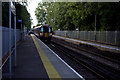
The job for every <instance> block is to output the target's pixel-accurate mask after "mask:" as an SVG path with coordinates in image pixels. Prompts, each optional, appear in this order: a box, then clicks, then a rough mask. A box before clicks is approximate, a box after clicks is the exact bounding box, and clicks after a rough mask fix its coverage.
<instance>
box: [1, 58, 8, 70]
mask: <svg viewBox="0 0 120 80" xmlns="http://www.w3.org/2000/svg"><path fill="white" fill-rule="evenodd" d="M8 58H9V56H8V57H7V59H6V60H5V61H4V63H3V64H2V66H1V67H0V70H1V69H2V67H3V66H4V64H5V63H6V62H7V60H8Z"/></svg>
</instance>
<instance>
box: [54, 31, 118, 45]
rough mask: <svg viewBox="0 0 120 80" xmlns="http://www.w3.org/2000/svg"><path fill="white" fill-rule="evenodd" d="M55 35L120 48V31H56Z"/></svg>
mask: <svg viewBox="0 0 120 80" xmlns="http://www.w3.org/2000/svg"><path fill="white" fill-rule="evenodd" d="M55 35H58V36H64V37H69V38H76V39H80V40H87V41H95V42H100V43H107V44H112V45H118V46H120V31H55Z"/></svg>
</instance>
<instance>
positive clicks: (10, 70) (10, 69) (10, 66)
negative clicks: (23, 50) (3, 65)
mask: <svg viewBox="0 0 120 80" xmlns="http://www.w3.org/2000/svg"><path fill="white" fill-rule="evenodd" d="M11 64H12V63H11V0H9V77H10V78H11V72H12V65H11Z"/></svg>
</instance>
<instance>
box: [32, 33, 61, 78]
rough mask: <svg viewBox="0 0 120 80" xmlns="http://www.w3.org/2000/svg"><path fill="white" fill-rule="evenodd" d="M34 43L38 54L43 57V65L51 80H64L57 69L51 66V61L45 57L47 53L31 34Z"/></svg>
mask: <svg viewBox="0 0 120 80" xmlns="http://www.w3.org/2000/svg"><path fill="white" fill-rule="evenodd" d="M31 36H32V38H33V41H34V43H35V45H36V48H37V50H38V53H39V55H40V57H41V60H42V62H43V65H44V67H45V69H46V71H47V74H48V76H49V79H50V80H55V78H57V80H62V79H61V77H60V75H59V74H58V72H57V71H56V69H55V68H54V66H53V65H52V64H51V62H50V61H49V59H48V58H47V56H46V55H45V53H44V52H43V50H42V49H41V48H40V46H39V44H38V42H37V41H36V40H35V38H34V36H33V35H32V34H31Z"/></svg>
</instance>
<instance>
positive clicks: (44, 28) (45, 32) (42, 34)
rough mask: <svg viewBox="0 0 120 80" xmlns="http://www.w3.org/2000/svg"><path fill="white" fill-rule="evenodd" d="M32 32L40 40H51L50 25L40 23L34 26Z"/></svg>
mask: <svg viewBox="0 0 120 80" xmlns="http://www.w3.org/2000/svg"><path fill="white" fill-rule="evenodd" d="M34 34H35V35H36V36H37V37H38V38H40V39H41V40H42V41H51V38H52V27H51V26H50V25H41V26H37V27H35V28H34Z"/></svg>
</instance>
